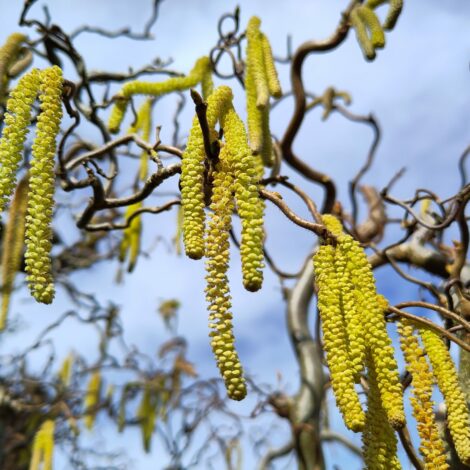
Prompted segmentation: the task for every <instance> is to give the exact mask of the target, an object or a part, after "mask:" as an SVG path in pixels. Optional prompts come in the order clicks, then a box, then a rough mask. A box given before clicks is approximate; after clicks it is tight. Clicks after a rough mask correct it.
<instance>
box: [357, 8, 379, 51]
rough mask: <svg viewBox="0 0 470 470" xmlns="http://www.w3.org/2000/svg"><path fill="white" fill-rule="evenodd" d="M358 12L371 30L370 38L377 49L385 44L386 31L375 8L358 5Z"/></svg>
mask: <svg viewBox="0 0 470 470" xmlns="http://www.w3.org/2000/svg"><path fill="white" fill-rule="evenodd" d="M357 13H358V15H359V18H360V19H361V20H362V22H363V23H364V25H365V26H366V27H367V29H368V30H369V32H370V40H371V42H372V46H373V47H374V48H375V49H379V48H382V47H384V46H385V33H384V30H383V29H382V26H381V25H380V21H379V19H378V18H377V15H376V14H375V13H374V11H373V10H371V9H370V8H368V7H367V6H361V7H357Z"/></svg>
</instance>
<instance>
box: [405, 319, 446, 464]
mask: <svg viewBox="0 0 470 470" xmlns="http://www.w3.org/2000/svg"><path fill="white" fill-rule="evenodd" d="M398 332H399V334H400V345H401V349H402V351H403V355H404V357H405V362H406V369H407V370H408V372H409V373H410V374H411V376H412V382H411V384H412V387H413V388H412V390H413V396H412V397H411V398H410V401H411V405H412V407H413V416H414V417H415V419H416V422H417V430H418V434H419V437H420V439H421V445H420V447H419V451H420V452H421V455H422V456H423V457H424V464H425V468H426V470H432V469H439V470H441V469H442V470H446V469H448V468H449V466H448V464H447V463H446V452H445V447H444V443H443V442H442V440H441V438H440V437H439V430H438V427H437V424H436V420H435V413H434V402H433V401H432V399H431V397H432V391H433V376H432V373H431V369H430V367H429V364H428V361H427V360H426V357H425V353H424V350H423V348H422V347H421V346H420V344H419V342H418V338H417V337H416V336H415V335H414V328H413V325H412V324H411V323H410V322H408V321H406V320H402V321H400V322H399V324H398Z"/></svg>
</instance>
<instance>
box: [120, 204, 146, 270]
mask: <svg viewBox="0 0 470 470" xmlns="http://www.w3.org/2000/svg"><path fill="white" fill-rule="evenodd" d="M142 207H143V203H142V201H139V202H136V203H135V204H131V205H130V206H128V207H127V209H126V220H127V219H129V218H130V217H131V216H132V215H133V214H134V213H135V212H136V211H138V210H139V209H141V208H142ZM141 236H142V221H141V220H140V215H137V216H136V217H134V218H133V219H132V220H131V222H130V223H129V226H128V227H127V228H125V229H124V233H123V237H122V241H121V245H120V248H119V261H120V262H121V263H124V261H126V258H127V256H128V255H129V266H128V267H127V271H128V272H130V273H131V272H132V271H133V270H134V268H135V264H136V262H137V258H138V256H139V252H140V239H141Z"/></svg>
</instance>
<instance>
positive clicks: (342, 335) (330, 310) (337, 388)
mask: <svg viewBox="0 0 470 470" xmlns="http://www.w3.org/2000/svg"><path fill="white" fill-rule="evenodd" d="M313 262H314V266H315V282H316V285H317V288H318V310H319V312H320V318H321V323H322V330H323V342H324V349H325V352H326V361H327V363H328V368H329V370H330V376H331V386H332V388H333V393H334V395H335V398H336V404H337V406H338V408H339V410H340V412H341V414H342V415H343V419H344V422H345V424H346V426H347V427H348V428H349V429H351V430H352V431H355V432H358V431H362V429H363V428H364V425H365V414H364V411H363V409H362V406H361V403H360V401H359V396H358V394H357V391H356V389H355V387H354V383H355V378H354V375H355V373H354V370H353V367H352V364H351V361H350V357H349V354H348V347H347V342H348V337H347V333H346V329H345V323H344V318H343V312H342V305H341V297H340V296H341V292H340V288H339V283H338V276H337V273H336V271H335V248H334V247H333V246H331V245H327V244H325V245H321V246H320V247H319V248H318V250H317V252H316V253H315V255H314V257H313Z"/></svg>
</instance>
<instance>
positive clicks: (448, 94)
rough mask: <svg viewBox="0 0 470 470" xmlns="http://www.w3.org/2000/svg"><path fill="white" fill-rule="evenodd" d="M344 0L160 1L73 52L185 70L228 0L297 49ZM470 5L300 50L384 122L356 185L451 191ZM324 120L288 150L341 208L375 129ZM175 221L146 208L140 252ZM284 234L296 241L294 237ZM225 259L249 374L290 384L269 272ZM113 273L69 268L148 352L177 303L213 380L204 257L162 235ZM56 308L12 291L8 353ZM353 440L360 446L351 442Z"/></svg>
mask: <svg viewBox="0 0 470 470" xmlns="http://www.w3.org/2000/svg"><path fill="white" fill-rule="evenodd" d="M150 3H151V2H150V1H144V0H138V1H136V0H134V1H126V0H99V1H97V0H94V1H93V0H81V1H80V2H79V1H78V0H61V1H59V0H50V1H46V2H42V1H39V2H38V3H37V4H36V5H35V6H34V8H33V9H32V15H34V16H36V17H37V16H39V17H40V16H41V14H42V12H41V9H40V7H41V5H44V4H47V5H48V7H49V9H50V13H51V16H52V18H53V21H54V22H57V23H58V24H60V25H61V27H62V28H63V29H64V30H65V31H67V32H70V31H72V30H74V29H75V28H76V27H78V26H80V25H82V24H85V23H86V24H89V25H98V26H100V27H103V28H109V29H117V28H120V27H123V26H130V27H131V28H132V29H133V30H135V31H139V30H141V29H142V27H143V25H144V24H145V22H146V20H147V17H148V11H149V8H150ZM346 3H347V2H346V1H343V0H341V1H340V0H314V1H312V0H309V1H307V0H291V1H289V2H280V1H278V2H272V1H268V0H256V1H247V0H243V1H240V2H235V1H223V2H222V1H220V0H218V1H217V0H172V1H169V0H167V1H164V2H163V3H162V5H161V8H160V14H159V19H158V21H157V24H156V25H155V26H154V28H153V33H154V36H155V39H154V40H152V41H147V42H135V41H131V40H128V39H117V40H109V39H106V38H103V37H100V36H97V35H93V34H89V35H88V34H83V35H82V36H80V38H79V39H78V40H77V42H76V47H77V48H78V50H79V51H80V52H81V53H82V55H83V56H84V57H85V58H86V59H87V63H88V67H89V69H91V70H93V69H100V70H111V71H124V70H127V68H128V67H129V66H132V67H140V66H142V65H144V64H148V63H150V62H151V61H152V60H153V59H154V58H155V57H157V56H158V57H161V58H162V59H168V58H173V59H174V62H173V64H172V66H171V67H172V68H174V69H176V70H180V71H182V72H187V71H189V69H190V68H191V67H192V64H193V63H194V61H195V60H196V59H197V58H198V57H200V56H201V55H205V54H207V53H208V51H209V50H210V48H211V47H212V46H213V45H214V44H215V42H216V40H217V31H216V24H217V19H218V18H219V17H220V16H221V15H222V14H223V13H225V12H230V11H233V9H234V8H235V5H237V4H239V5H240V8H241V25H242V28H243V27H244V25H246V22H247V20H248V19H249V17H250V16H252V15H254V14H255V15H258V16H260V17H261V18H262V21H263V23H262V29H263V31H264V32H265V33H266V34H267V36H268V37H269V38H270V41H271V44H272V46H273V50H274V52H275V53H276V54H277V55H284V54H285V50H286V37H287V35H288V34H291V35H292V43H293V46H294V48H295V47H296V46H297V45H299V44H300V43H301V42H303V41H305V40H307V39H321V38H324V37H326V36H328V35H329V34H330V33H331V32H332V30H333V29H334V28H335V26H336V24H337V21H338V18H339V13H340V11H341V9H342V8H344V6H345V5H346ZM21 4H22V2H20V1H16V2H10V1H7V0H0V11H1V14H2V19H1V23H2V30H1V31H0V43H2V42H3V41H4V39H5V38H6V36H7V35H8V34H10V33H11V32H13V31H16V30H17V29H18V28H17V27H16V23H17V19H18V17H19V11H20V9H21ZM382 11H384V10H382ZM469 14H470V4H469V3H468V1H466V0H448V1H447V2H441V1H438V0H432V1H427V2H411V1H406V0H405V8H404V11H403V14H402V17H401V18H400V20H399V22H398V25H397V27H396V28H395V30H394V31H392V32H391V33H388V34H387V45H386V48H385V50H383V51H379V53H378V57H377V59H376V60H375V61H374V62H373V63H367V62H365V61H364V59H363V57H362V54H361V52H360V49H359V46H358V45H357V42H356V39H355V36H354V34H350V35H349V37H348V39H347V41H346V42H345V43H344V44H343V45H342V46H341V47H340V48H339V49H337V50H336V51H334V52H333V53H331V54H326V55H323V56H312V57H310V58H309V59H307V61H306V63H305V67H304V79H305V83H306V87H307V89H308V90H309V91H311V92H313V93H315V94H320V93H322V92H323V91H324V90H325V88H326V87H328V86H331V85H332V86H334V87H335V88H337V89H339V90H346V91H348V92H349V93H350V94H351V95H352V98H353V103H352V105H351V108H350V109H351V110H352V111H354V112H356V113H363V114H367V113H369V112H371V111H372V112H373V113H374V114H375V115H376V117H377V118H378V119H379V121H380V124H381V127H382V130H383V138H382V142H381V145H380V147H379V150H378V153H377V160H376V162H375V163H374V165H373V167H372V169H371V171H370V173H368V175H367V176H366V178H365V180H364V181H365V182H367V183H369V184H373V185H376V186H377V187H379V188H381V187H383V186H384V185H385V184H386V183H387V182H388V180H389V179H390V177H391V176H392V174H394V173H395V172H396V171H397V170H398V169H400V168H401V167H403V166H406V168H407V172H406V174H405V176H404V177H403V178H402V180H401V181H400V182H399V183H398V184H397V185H396V186H395V188H394V193H395V194H396V195H397V196H399V197H408V196H411V195H412V193H413V190H414V188H416V187H420V186H424V187H428V188H430V189H432V190H434V191H436V192H437V193H438V194H439V195H440V196H441V197H443V198H445V197H448V196H450V195H452V194H453V193H454V192H455V191H456V190H457V188H458V185H459V181H460V180H459V175H458V171H457V160H458V157H459V155H460V153H461V152H462V151H463V150H464V148H465V147H466V146H467V145H468V143H469V140H470V128H469V120H468V109H469V108H470V93H469V77H470V75H469V53H470V34H469V31H468V23H469V21H468V18H469ZM279 71H280V75H281V78H282V83H283V86H284V89H285V90H288V89H289V80H288V68H287V67H286V66H282V65H281V66H280V68H279ZM68 73H69V74H70V76H68ZM65 76H66V77H68V78H71V79H73V78H74V75H73V72H72V69H71V67H70V66H69V67H68V68H66V69H65ZM229 84H230V85H232V86H233V87H234V91H235V94H236V105H237V110H239V111H240V114H241V115H244V110H243V98H242V94H241V90H240V88H239V87H238V85H237V84H236V82H235V81H232V82H230V83H229ZM174 104H175V101H174V100H173V99H171V98H165V99H163V100H162V101H161V102H160V103H158V106H157V111H156V114H155V121H156V123H158V124H162V125H163V129H162V137H163V140H164V141H165V140H167V141H168V140H169V139H170V138H171V135H172V128H171V116H172V114H173V110H174ZM291 109H292V103H291V102H290V101H289V100H286V102H285V103H283V104H282V105H280V106H279V107H278V108H276V109H275V111H274V112H273V117H272V131H273V133H274V134H276V135H277V136H279V137H280V136H281V135H282V132H283V130H284V127H285V124H286V120H285V119H286V118H285V117H286V116H289V115H290V112H291ZM191 115H192V111H191V110H190V109H188V110H187V111H186V112H185V113H184V114H183V117H182V119H183V123H185V124H184V125H183V126H182V130H181V132H182V134H183V137H184V136H185V134H186V133H187V129H188V125H189V122H190V119H191ZM320 116H321V111H320V110H315V111H313V112H311V113H310V114H309V115H308V117H307V118H306V120H305V122H304V125H303V127H302V130H301V132H300V134H299V136H298V139H297V140H296V142H295V149H296V151H297V153H298V154H299V155H301V156H302V157H303V158H305V159H306V160H307V161H308V162H309V163H310V164H312V165H314V166H315V167H317V168H318V169H320V170H322V171H325V172H327V173H328V174H330V175H333V176H334V178H335V180H336V181H337V182H338V189H339V198H340V199H341V200H342V201H343V202H344V203H345V205H346V206H348V202H347V182H348V180H349V179H350V177H351V174H352V173H354V172H355V171H356V170H357V168H359V166H360V165H361V164H362V162H363V160H364V158H365V155H366V152H367V149H368V146H369V144H370V139H371V135H370V130H369V129H368V128H367V127H362V126H360V125H352V124H351V123H349V122H347V121H345V120H343V119H342V118H341V117H340V116H339V115H333V116H331V117H330V119H329V120H328V121H327V122H325V123H324V122H322V121H321V119H320ZM90 137H91V135H90ZM288 173H289V174H291V173H290V172H288ZM297 181H298V182H299V183H300V184H303V186H304V187H305V188H306V189H308V191H309V194H310V195H311V196H312V197H313V198H314V199H315V200H316V201H320V200H321V196H322V193H321V191H320V190H318V188H316V187H314V186H312V185H310V184H308V183H307V182H306V181H305V180H302V179H298V180H297ZM163 189H164V188H163ZM86 196H87V193H86V191H85V192H83V193H82V194H81V195H80V197H81V198H85V197H86ZM59 197H60V196H59ZM287 200H288V202H289V203H291V204H292V207H293V208H294V209H295V210H296V211H298V212H299V213H300V214H302V213H304V212H303V208H302V207H301V205H299V204H298V203H297V202H296V201H295V200H294V199H292V200H291V199H290V198H289V199H287ZM64 220H65V216H64ZM157 220H158V222H157ZM174 224H175V213H174V212H170V213H165V214H162V215H161V216H158V219H157V218H156V217H154V216H146V217H145V218H144V231H145V239H144V249H146V250H147V249H149V248H150V247H153V246H154V245H155V243H154V242H155V240H157V237H159V236H160V237H163V238H164V239H166V240H170V239H171V237H172V236H173V233H174ZM267 228H268V231H269V239H268V248H269V249H270V251H271V252H272V253H274V254H275V258H276V260H277V262H278V264H279V266H281V267H282V268H283V269H285V270H288V271H289V270H290V271H296V270H298V269H299V267H300V266H301V264H302V263H303V260H304V258H305V256H306V255H307V254H308V252H309V250H311V248H312V246H313V244H314V242H315V240H313V239H312V237H311V235H310V234H308V233H304V232H302V231H301V230H300V229H298V228H297V227H293V226H291V224H289V223H288V222H287V221H286V220H284V219H283V218H282V217H280V216H279V213H278V212H277V209H273V208H268V211H267ZM64 236H65V238H66V240H67V239H68V241H72V240H73V238H74V237H76V232H73V231H70V232H69V231H67V232H66V233H65V235H64ZM293 237H295V242H294V243H292V242H291V240H293V239H294V238H293ZM233 255H234V256H233V261H232V267H231V288H232V293H233V299H234V301H233V304H234V313H235V333H236V336H237V338H238V345H239V349H240V354H241V358H242V361H243V363H244V366H245V368H246V370H247V371H248V372H249V373H250V374H251V375H252V376H254V377H255V378H256V379H258V380H259V381H261V382H263V383H269V384H272V385H273V386H275V385H276V376H277V374H278V373H281V374H282V376H283V380H284V383H285V384H287V385H286V387H287V391H289V392H295V390H296V388H297V385H298V383H297V365H296V363H295V361H294V357H293V355H292V352H291V348H290V344H289V341H288V338H287V336H286V334H285V330H284V304H283V302H282V296H281V290H280V287H279V284H278V282H277V280H276V278H275V277H274V276H273V275H272V274H271V273H270V272H269V270H266V282H265V285H264V287H263V289H262V290H261V291H260V292H259V293H257V294H251V293H249V292H246V291H244V290H243V288H242V287H241V277H240V268H239V260H238V257H237V254H236V253H235V252H234V253H233ZM116 269H117V263H109V264H106V265H105V264H102V265H100V266H98V267H97V268H96V269H95V270H94V271H93V272H91V273H88V272H87V273H78V274H76V275H74V277H73V281H75V282H78V283H80V285H81V286H82V288H83V289H84V290H85V291H89V292H95V291H99V293H98V296H99V297H100V298H101V299H102V300H106V299H109V298H111V299H112V300H113V301H114V302H116V303H117V304H119V305H121V306H122V321H123V324H124V327H125V330H126V339H127V341H128V342H129V343H130V344H137V345H138V346H139V348H140V349H142V350H144V351H146V352H147V353H149V354H154V352H155V351H156V349H157V348H158V345H159V344H160V343H161V341H162V340H164V339H165V338H166V337H167V334H166V332H165V331H164V328H163V325H162V323H161V321H160V319H159V318H158V316H157V314H156V308H157V306H158V303H159V300H160V299H164V298H171V297H176V298H180V299H181V302H182V310H181V316H180V321H179V332H180V334H182V335H184V336H186V337H187V338H188V339H189V343H190V355H189V357H190V359H191V360H192V361H194V362H195V363H196V365H197V368H198V370H199V371H200V373H201V375H202V376H204V377H206V376H207V377H212V376H216V375H217V371H216V368H215V365H214V361H213V359H212V354H211V352H210V348H209V342H208V339H207V321H206V310H205V301H204V295H203V290H204V266H203V263H202V262H193V261H190V260H188V259H185V258H184V257H180V258H178V257H175V256H174V253H172V252H171V251H170V250H169V248H168V244H165V243H163V242H159V243H157V244H156V245H155V247H154V249H153V250H152V251H151V253H150V254H149V256H148V257H146V258H142V259H140V260H139V264H138V267H137V269H136V270H135V272H134V273H133V274H132V275H130V276H126V277H125V284H123V285H120V286H116V284H115V283H114V277H115V272H116ZM391 276H392V275H391V274H390V273H389V272H388V271H387V272H385V271H384V272H383V273H381V274H379V276H378V282H379V290H381V291H382V292H383V293H385V294H387V295H388V296H389V297H390V298H391V299H392V301H395V300H396V301H398V300H406V299H409V298H410V295H412V293H411V292H410V291H409V290H403V289H401V288H399V287H397V284H396V282H394V281H395V278H392V277H391ZM97 286H98V287H97ZM21 294H23V295H21ZM65 308H66V297H65V296H64V295H63V293H61V292H59V293H58V296H57V299H56V301H55V303H54V306H53V307H43V306H37V305H35V304H33V302H32V301H31V300H30V299H29V298H28V297H27V295H26V292H25V291H20V292H19V294H18V295H17V296H16V299H15V302H14V304H13V306H12V310H11V313H12V316H14V315H17V314H18V313H20V314H21V322H22V324H23V325H25V327H26V328H25V330H22V331H21V333H20V334H19V335H17V336H15V337H13V338H12V340H11V341H8V340H7V341H5V343H3V344H2V350H3V352H5V350H8V351H14V350H18V349H21V348H20V346H19V345H20V344H21V345H24V344H28V342H29V341H31V340H32V338H34V337H35V336H36V334H37V332H38V331H39V329H40V328H41V327H42V326H44V325H46V324H47V323H48V322H51V321H53V319H55V318H57V316H58V315H60V313H61V312H62V311H63V310H64V309H65ZM55 339H56V343H57V351H58V355H59V357H60V356H65V355H66V354H67V352H68V351H69V349H70V348H72V349H75V350H77V351H85V350H90V351H93V348H95V347H96V338H94V337H93V336H92V335H90V334H89V331H88V330H84V329H80V328H79V327H77V325H76V324H67V325H65V326H64V328H62V329H61V330H60V334H58V335H57V337H56V338H55ZM7 348H9V349H7ZM331 405H333V402H331ZM248 408H249V407H248V406H247V405H243V404H233V410H234V411H240V410H242V411H243V412H246V410H247V409H248ZM269 419H270V418H269ZM269 419H268V420H267V421H268V422H269ZM335 420H336V418H335ZM280 426H281V427H280V430H279V432H278V433H277V434H276V432H273V443H275V444H276V443H277V444H280V443H282V437H283V432H284V431H285V429H284V431H283V428H282V424H281V425H280ZM110 435H112V446H111V445H110V442H109V441H110V439H109V438H108V436H110ZM353 438H354V439H356V441H357V437H355V436H354V437H353ZM90 439H91V441H92V442H98V441H96V440H99V439H104V440H106V441H107V446H108V448H113V446H114V445H116V446H118V447H119V446H120V447H122V448H123V449H125V450H126V451H127V453H128V455H129V456H130V457H131V459H132V461H133V467H132V468H135V469H139V470H140V469H142V470H146V469H150V468H152V469H154V468H160V467H159V466H158V463H157V464H156V463H155V462H159V461H160V460H159V456H161V452H163V450H162V449H161V448H159V446H157V445H155V446H154V451H153V452H152V454H149V455H143V453H142V451H141V445H140V436H139V434H138V432H137V431H131V432H127V433H125V434H124V435H123V436H117V435H115V433H114V432H113V430H111V429H109V428H108V427H103V428H102V429H101V430H100V429H98V431H97V433H96V434H95V435H93V436H91V437H90ZM99 442H100V441H99ZM335 452H337V454H335V456H334V457H332V454H327V458H329V460H328V462H329V463H328V468H332V463H333V462H332V460H331V458H335V459H337V461H338V462H339V463H340V464H341V461H343V459H344V458H345V454H343V453H341V452H340V451H339V450H335ZM244 462H245V466H244V468H247V469H249V468H254V464H253V457H252V456H250V455H246V456H245V460H244ZM58 463H60V459H59V460H58ZM351 465H353V464H352V463H351ZM354 465H355V467H352V466H351V467H347V466H344V467H343V468H357V469H359V468H360V463H359V462H355V463H354ZM279 468H281V467H279ZM405 468H406V467H405Z"/></svg>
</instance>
